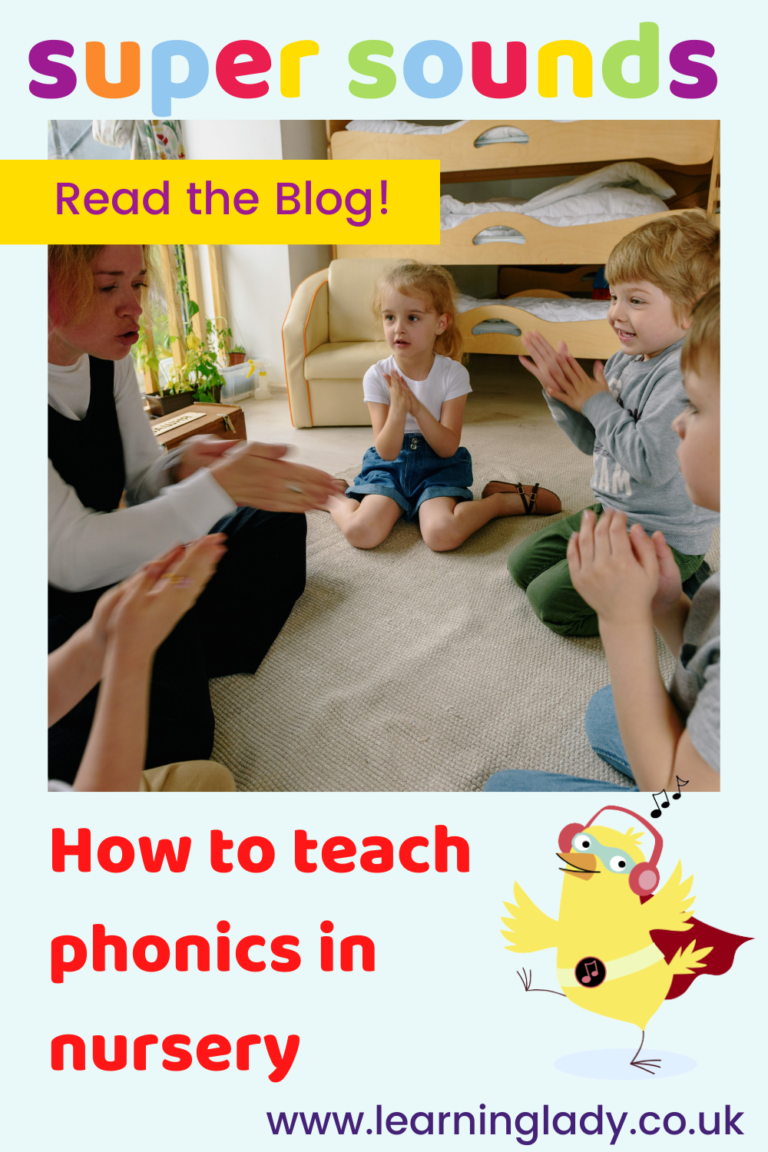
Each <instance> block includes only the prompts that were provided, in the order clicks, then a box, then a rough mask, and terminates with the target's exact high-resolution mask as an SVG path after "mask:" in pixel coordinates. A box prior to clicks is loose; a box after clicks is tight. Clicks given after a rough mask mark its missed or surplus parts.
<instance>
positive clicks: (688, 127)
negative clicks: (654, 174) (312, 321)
mask: <svg viewBox="0 0 768 1152" xmlns="http://www.w3.org/2000/svg"><path fill="white" fill-rule="evenodd" d="M348 123H349V121H348V120H328V121H327V122H326V124H327V131H328V142H329V157H330V159H332V160H405V159H408V160H439V161H440V173H441V176H440V178H441V180H443V182H445V183H450V182H451V177H453V181H454V182H455V181H456V180H489V179H490V180H494V179H495V180H499V179H503V178H504V177H503V176H502V175H501V171H500V170H502V171H508V170H509V169H524V170H525V171H524V172H521V173H520V175H526V176H542V175H561V174H563V175H568V174H570V173H571V172H573V174H574V175H577V174H578V173H579V172H588V171H590V170H591V169H592V168H594V167H595V165H598V166H600V165H604V164H609V163H612V162H614V161H616V160H639V161H641V162H642V163H643V164H647V165H648V166H649V167H651V168H657V167H667V168H673V169H677V170H680V171H694V170H698V171H705V167H704V166H705V165H708V164H709V163H710V162H711V160H712V157H713V155H714V151H715V133H716V129H717V126H718V121H717V120H575V121H571V122H570V123H565V124H562V123H556V122H554V121H552V120H506V119H503V118H502V119H499V120H470V121H468V123H466V124H464V125H462V127H461V128H457V129H456V130H455V131H453V132H448V133H446V134H445V135H443V136H418V135H417V136H411V135H399V134H394V133H385V132H347V131H346V125H347V124H348ZM506 125H509V126H511V127H515V128H520V129H521V131H523V132H525V133H527V135H528V137H529V140H528V143H526V144H488V145H485V146H484V147H481V148H476V147H475V141H476V140H477V139H478V137H479V136H481V135H482V134H483V133H484V132H487V131H488V129H490V128H500V127H504V126H506ZM554 157H556V158H557V159H553V158H554ZM531 169H535V171H531ZM491 173H492V175H491Z"/></svg>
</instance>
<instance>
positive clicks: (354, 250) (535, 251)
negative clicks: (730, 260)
mask: <svg viewBox="0 0 768 1152" xmlns="http://www.w3.org/2000/svg"><path fill="white" fill-rule="evenodd" d="M683 211H684V209H683ZM694 211H699V212H701V214H702V216H703V215H704V214H705V213H704V211H703V209H694ZM675 214H676V215H679V211H678V212H676V213H675ZM670 215H672V213H671V212H663V213H662V212H656V213H653V214H652V215H650V216H631V217H629V218H627V219H626V220H604V221H601V222H600V223H599V224H574V225H573V226H572V227H570V228H555V227H553V226H552V225H551V224H543V223H542V222H541V221H540V220H534V218H533V217H532V216H521V215H520V214H519V213H517V212H487V213H486V214H485V215H483V216H472V217H471V218H470V219H469V220H465V221H464V222H463V223H461V224H458V225H457V226H456V227H455V228H448V229H445V230H444V231H443V232H441V233H440V243H439V244H423V245H415V244H409V245H407V246H403V247H400V246H399V245H384V244H339V245H338V246H337V256H338V257H339V259H358V260H359V259H362V258H366V259H371V258H373V257H387V256H391V257H407V258H408V259H409V260H421V261H423V262H424V263H425V264H510V265H511V264H605V262H606V260H607V259H608V257H609V256H610V254H611V251H612V250H613V249H614V248H615V247H616V245H617V244H618V242H619V240H621V238H622V237H623V236H626V235H627V234H628V233H629V232H634V230H635V228H639V227H640V226H641V224H647V223H648V222H649V221H650V220H658V219H660V218H662V217H667V216H670ZM499 224H503V225H505V226H506V227H507V228H514V229H515V230H516V231H517V232H520V233H522V235H523V236H525V243H524V244H510V243H504V242H500V243H490V244H475V243H473V241H474V238H475V236H477V235H478V233H479V232H482V231H484V229H486V228H492V227H495V226H496V225H499Z"/></svg>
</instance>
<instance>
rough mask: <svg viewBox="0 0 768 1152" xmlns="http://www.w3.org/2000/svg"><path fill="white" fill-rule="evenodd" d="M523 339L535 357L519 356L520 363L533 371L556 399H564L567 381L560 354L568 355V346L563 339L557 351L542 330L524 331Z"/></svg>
mask: <svg viewBox="0 0 768 1152" xmlns="http://www.w3.org/2000/svg"><path fill="white" fill-rule="evenodd" d="M521 339H522V341H523V344H524V345H525V347H526V349H527V351H528V352H530V354H531V356H532V357H533V359H532V360H529V359H528V358H527V357H525V356H519V357H518V359H519V361H520V363H521V364H522V365H523V367H524V368H527V369H528V371H529V372H532V373H533V375H534V376H535V377H536V379H537V380H538V381H539V383H540V384H541V386H542V388H543V389H544V391H545V392H547V393H548V394H549V395H550V396H552V397H553V398H554V399H555V400H564V399H565V397H566V396H567V393H566V392H564V391H563V388H564V386H565V383H566V381H565V376H564V375H563V370H562V367H561V366H560V363H559V359H558V356H562V355H565V356H567V355H568V348H567V346H566V345H565V344H564V343H562V341H561V342H560V344H558V346H557V352H555V350H554V348H553V347H552V345H551V344H550V343H549V341H548V340H547V339H546V338H545V337H544V336H542V335H541V333H540V332H523V335H522V337H521Z"/></svg>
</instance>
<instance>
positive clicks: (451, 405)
mask: <svg viewBox="0 0 768 1152" xmlns="http://www.w3.org/2000/svg"><path fill="white" fill-rule="evenodd" d="M455 294H456V285H455V284H454V281H453V277H452V276H451V274H450V272H448V271H446V269H445V268H441V267H440V266H438V265H434V264H420V263H418V262H416V261H411V262H407V263H403V264H398V265H396V266H393V267H392V268H390V269H388V270H387V271H386V272H385V273H384V275H383V276H382V278H381V279H380V280H379V282H378V284H377V287H376V295H375V299H374V308H375V311H376V313H377V315H379V316H380V317H381V321H382V324H383V327H384V337H385V339H386V341H387V344H388V345H389V347H390V348H391V349H392V355H391V356H388V357H387V359H386V360H380V361H379V362H378V364H374V366H373V367H372V368H369V370H368V371H367V372H366V374H365V377H364V379H363V395H364V398H365V400H366V401H367V403H368V408H369V411H370V413H371V423H372V424H373V435H374V441H375V447H374V448H369V449H368V451H367V452H366V454H365V456H364V457H363V468H362V471H361V472H360V474H359V475H358V476H356V477H355V479H354V481H353V483H352V484H351V486H350V487H349V488H347V491H346V495H345V496H335V495H334V496H331V498H330V499H329V501H328V504H327V505H326V507H327V509H328V511H329V512H330V513H331V515H332V516H333V519H334V520H335V521H336V523H337V524H338V525H339V527H340V528H341V530H342V532H343V533H344V535H345V536H346V538H347V540H348V541H349V542H350V544H353V545H354V546H355V547H356V548H375V547H376V546H377V545H378V544H381V543H382V541H383V540H386V538H387V536H388V535H389V533H390V532H391V531H392V528H393V527H394V525H395V524H396V522H397V521H398V520H399V519H400V517H401V516H405V517H406V519H407V520H415V519H416V518H417V517H418V520H419V526H420V528H421V534H422V536H423V537H424V540H425V541H426V543H427V544H428V545H429V547H430V548H431V549H432V550H433V551H435V552H449V551H450V550H451V549H453V548H458V547H459V545H460V544H463V543H464V541H465V540H466V539H468V537H469V536H471V535H472V533H473V532H476V531H477V529H478V528H482V526H483V525H484V524H487V523H488V521H489V520H494V519H495V518H496V517H497V516H521V515H525V514H529V513H531V512H535V513H536V514H538V515H540V516H541V515H544V516H546V515H550V514H551V513H553V512H559V511H560V507H561V505H560V500H559V499H558V497H557V496H556V495H555V494H554V492H549V491H548V490H547V489H546V488H541V487H539V485H538V484H534V485H533V487H530V486H528V487H526V486H523V485H522V484H503V483H500V482H497V481H493V482H492V483H490V484H488V485H486V487H485V489H484V490H483V496H482V499H481V500H474V499H473V496H472V492H471V490H470V485H471V484H472V460H471V457H470V455H469V452H467V450H466V448H460V447H459V442H460V440H461V426H462V422H463V419H464V405H465V404H466V401H467V395H468V393H469V392H471V391H472V389H471V387H470V384H469V373H468V372H467V370H466V368H465V367H464V366H463V364H462V363H461V346H462V339H461V333H460V332H459V329H458V326H457V323H456V306H455Z"/></svg>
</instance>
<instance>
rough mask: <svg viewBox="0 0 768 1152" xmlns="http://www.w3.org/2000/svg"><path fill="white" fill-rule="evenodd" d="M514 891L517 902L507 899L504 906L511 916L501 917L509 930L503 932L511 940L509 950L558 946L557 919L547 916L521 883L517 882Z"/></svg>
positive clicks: (539, 949)
mask: <svg viewBox="0 0 768 1152" xmlns="http://www.w3.org/2000/svg"><path fill="white" fill-rule="evenodd" d="M514 893H515V900H517V904H507V902H506V900H505V901H504V907H505V908H506V909H507V911H508V912H509V916H502V918H501V921H502V924H505V925H506V927H507V931H505V930H504V929H502V931H501V934H502V936H503V937H504V939H505V940H509V942H510V943H509V944H507V945H506V948H507V951H509V952H540V951H541V950H542V949H543V948H556V947H557V927H558V925H557V920H552V919H551V917H549V916H545V914H544V913H543V912H542V911H541V909H540V908H537V907H536V905H535V904H534V902H533V900H531V898H530V896H527V895H526V894H525V892H523V890H522V888H521V887H520V885H519V884H515V888H514Z"/></svg>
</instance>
